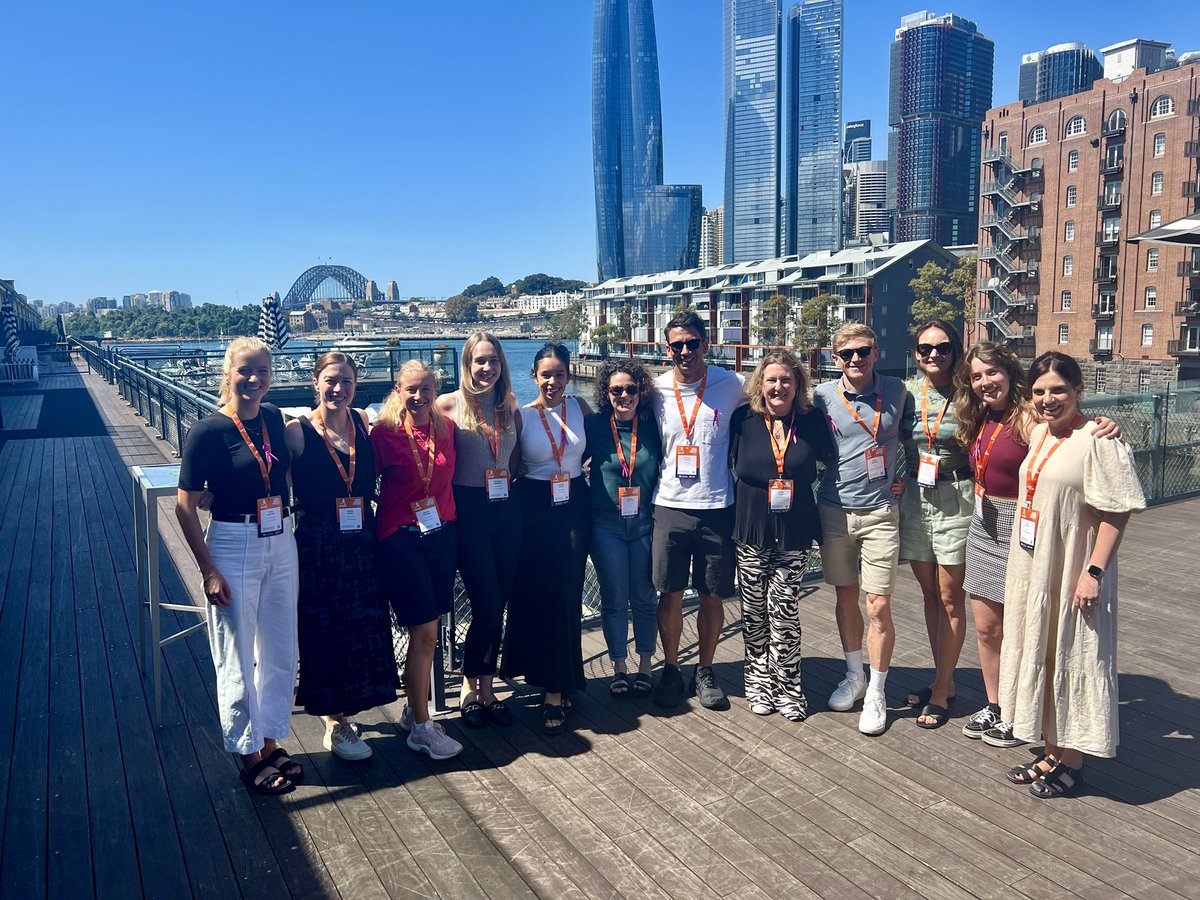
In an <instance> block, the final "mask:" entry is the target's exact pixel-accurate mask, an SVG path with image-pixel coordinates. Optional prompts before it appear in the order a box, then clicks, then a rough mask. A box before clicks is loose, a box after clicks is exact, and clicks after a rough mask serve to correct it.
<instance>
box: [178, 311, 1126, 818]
mask: <svg viewBox="0 0 1200 900" xmlns="http://www.w3.org/2000/svg"><path fill="white" fill-rule="evenodd" d="M915 336H916V359H917V364H918V368H919V370H920V374H919V376H918V377H917V378H916V379H914V380H912V381H909V382H907V383H906V382H905V381H903V380H901V379H898V378H893V377H890V376H885V375H881V374H878V373H876V372H875V370H874V367H875V362H876V359H877V355H878V348H877V344H876V339H875V335H874V333H873V332H872V331H871V329H870V328H868V327H866V326H865V325H860V324H848V325H845V326H843V327H842V328H841V329H839V330H838V331H837V333H836V334H835V335H834V336H833V341H832V343H833V352H834V359H835V360H836V363H837V365H838V367H839V369H840V370H841V377H840V378H839V379H837V380H835V381H830V382H827V383H824V384H821V385H819V386H817V387H816V389H815V390H814V391H812V392H811V395H810V385H809V378H808V373H807V366H806V365H805V364H803V363H802V362H801V361H800V360H799V359H798V358H797V356H796V355H795V354H794V353H792V352H791V351H790V350H787V349H784V348H775V349H773V350H771V351H769V352H768V353H767V354H766V355H765V356H764V357H763V359H762V360H761V362H760V363H759V365H758V367H757V368H756V369H755V371H754V373H753V374H752V375H751V376H750V378H749V379H748V381H747V379H745V378H744V377H743V376H741V375H739V374H735V373H733V372H731V371H729V370H727V369H724V368H721V367H718V366H710V365H709V364H708V363H707V361H706V354H707V352H708V339H707V331H706V328H705V323H704V321H703V320H702V319H701V318H700V317H699V316H697V315H696V314H695V313H694V312H690V311H689V312H682V313H680V314H679V315H677V316H676V317H675V318H673V319H672V320H671V321H670V322H669V323H668V324H667V326H666V329H665V338H666V341H665V345H666V350H667V352H668V355H669V361H670V366H669V367H668V368H667V369H666V370H665V371H664V372H662V373H661V374H659V375H658V376H657V377H653V376H652V375H651V373H650V372H649V371H648V370H647V369H646V367H644V366H643V365H642V364H641V363H639V362H637V361H635V360H632V359H614V360H609V361H606V362H605V363H604V365H603V366H602V367H601V368H600V371H599V372H598V374H597V377H596V382H595V392H594V402H595V410H593V408H592V406H591V405H590V404H589V403H588V402H587V401H586V400H584V399H583V398H581V397H577V396H569V395H568V391H567V388H568V384H569V382H570V379H571V359H570V354H569V352H568V350H567V349H566V348H565V347H563V346H562V345H559V344H553V343H551V344H546V345H545V346H544V347H542V349H541V350H539V351H538V353H537V355H536V357H535V359H534V363H533V367H532V372H531V374H532V377H533V380H534V383H535V385H536V388H537V398H536V399H535V400H534V401H533V402H532V403H530V404H528V405H526V406H523V407H522V406H520V405H519V404H518V402H517V400H516V398H515V394H514V392H513V382H512V378H513V373H512V372H511V371H510V369H509V366H508V364H507V361H506V360H505V356H504V351H503V348H502V347H501V344H500V342H499V341H498V340H497V339H496V338H495V337H494V336H493V335H491V334H488V333H486V332H477V333H475V334H473V335H471V337H469V338H468V340H467V342H466V344H465V345H464V347H463V352H462V356H461V373H462V374H461V380H460V383H461V386H460V388H459V389H458V390H457V391H455V392H453V393H449V394H445V395H441V396H439V394H438V381H437V375H436V373H435V372H434V371H433V370H432V369H431V368H430V367H429V366H427V365H426V364H425V363H422V362H420V361H416V360H413V361H409V362H407V363H405V365H404V366H403V367H402V369H401V370H400V374H399V378H398V381H397V384H396V386H395V388H394V390H393V391H392V392H391V393H390V394H389V396H388V398H387V399H386V400H385V401H384V403H383V404H382V407H381V409H380V412H379V415H378V418H377V419H376V421H375V422H374V425H373V426H371V425H369V424H368V419H367V416H366V414H365V412H364V411H363V410H357V409H354V408H353V399H354V393H355V387H356V385H357V371H356V369H355V365H354V362H353V360H352V359H350V358H349V357H347V356H345V355H343V354H340V353H336V352H333V353H326V354H324V355H323V356H321V357H320V358H319V359H318V360H317V362H316V365H315V367H314V372H313V387H314V390H315V392H316V408H315V409H314V410H312V411H311V412H310V413H309V414H308V415H307V416H305V417H301V418H299V419H296V420H294V421H292V422H289V423H287V424H286V425H285V423H284V418H283V416H282V414H281V413H280V411H279V410H278V409H276V408H275V407H273V406H271V405H270V404H266V403H264V402H263V395H264V394H265V393H266V392H267V389H268V388H269V386H270V380H271V358H270V352H269V350H268V348H267V347H266V345H265V344H262V343H261V342H260V341H257V340H255V339H253V338H239V339H237V340H235V341H233V342H232V343H231V344H230V345H229V348H228V350H227V352H226V357H225V367H224V376H223V380H222V388H221V409H220V411H219V412H217V413H214V414H213V415H211V416H209V417H207V418H206V419H204V420H203V421H201V422H200V423H199V424H198V425H197V426H195V427H194V428H193V429H192V430H191V431H190V432H189V434H188V437H187V440H186V442H185V446H184V450H183V461H182V467H181V473H180V481H179V499H178V506H177V509H178V517H179V520H180V523H181V526H182V529H183V533H184V535H185V537H186V539H187V541H188V544H189V546H190V548H191V550H192V552H193V554H194V555H195V558H196V561H197V563H198V564H199V566H200V570H201V573H202V576H203V579H204V592H205V594H206V596H207V597H208V599H209V601H210V603H209V610H208V624H209V641H210V644H211V649H212V654H213V660H214V663H215V665H216V669H217V686H218V705H219V708H220V716H221V727H222V733H223V735H224V740H225V745H226V749H227V750H229V751H230V752H232V753H236V754H238V755H239V756H240V757H241V761H242V767H243V768H242V778H243V780H244V781H245V783H246V785H247V787H248V788H249V789H250V790H253V791H257V792H260V793H265V794H277V793H282V792H286V791H289V790H291V789H292V788H293V786H294V785H295V784H296V783H297V782H298V781H300V780H301V779H302V778H303V767H302V766H301V765H300V763H299V762H297V761H296V760H295V759H293V758H291V756H290V755H289V754H288V753H287V751H286V749H285V748H283V747H282V746H281V745H280V743H279V742H280V741H281V740H283V739H284V738H285V737H286V736H287V734H288V725H289V717H290V712H291V707H292V701H293V688H294V687H295V685H296V672H297V665H298V667H299V686H298V688H296V693H295V699H296V702H297V703H299V704H301V705H303V706H304V708H305V710H306V711H307V712H308V713H310V714H312V715H316V716H321V717H323V718H324V720H325V725H326V730H325V747H326V748H327V749H329V750H331V751H332V752H334V753H336V754H338V755H339V756H342V757H343V758H346V759H363V758H366V757H368V756H370V755H371V748H370V746H369V744H368V743H367V742H366V741H365V740H363V738H362V736H361V735H360V734H359V732H358V728H357V726H356V724H355V723H354V722H353V720H352V719H351V716H353V715H354V714H355V713H357V712H360V711H362V710H364V709H367V708H370V707H372V706H375V705H379V704H382V703H387V702H390V701H391V700H393V699H394V698H395V696H396V690H397V687H398V684H397V674H396V672H397V667H396V660H395V658H394V655H393V650H392V642H391V628H390V620H391V617H392V615H394V616H395V619H396V621H397V622H398V624H399V625H401V626H403V627H405V628H406V629H407V630H408V634H409V646H408V653H407V657H406V660H405V666H404V671H405V694H406V697H407V705H406V706H405V708H404V710H403V714H402V716H401V719H400V725H401V727H402V728H403V729H404V730H405V731H406V732H407V733H408V737H407V742H408V745H409V746H410V747H411V748H412V749H414V750H416V751H419V752H424V753H427V754H428V755H429V756H431V757H432V758H434V759H446V758H449V757H452V756H454V755H456V754H457V753H459V752H460V751H461V749H462V746H461V744H459V743H458V741H456V740H454V738H453V737H451V736H450V735H449V734H447V733H446V731H445V729H444V728H443V727H442V725H441V724H440V723H438V722H435V721H433V720H432V719H431V718H430V714H429V706H428V695H429V687H430V685H429V679H430V669H431V664H432V659H433V653H434V649H435V646H436V641H437V635H438V621H439V619H440V617H441V616H442V615H443V614H445V613H447V612H449V610H450V608H451V605H452V599H453V589H454V580H455V573H456V571H457V572H458V573H459V574H460V575H461V577H462V581H463V585H464V587H465V590H466V593H467V596H468V598H469V601H470V606H471V618H470V624H469V626H468V631H467V635H466V640H465V645H464V652H463V666H462V672H463V679H462V687H461V694H460V698H459V711H460V715H461V718H462V721H463V722H464V723H465V724H466V725H467V726H470V727H479V728H483V727H487V726H489V725H494V726H505V725H508V724H509V723H510V722H511V721H512V713H511V711H510V710H509V709H508V707H507V706H506V704H505V702H504V701H503V700H501V699H499V698H498V697H497V696H496V692H495V684H494V683H495V680H496V678H497V677H500V678H505V679H512V678H523V679H524V680H525V681H526V682H527V683H528V684H530V685H534V686H536V687H538V688H540V689H541V690H542V691H543V692H544V697H543V702H542V706H541V721H542V728H543V729H544V731H545V732H546V733H547V734H558V733H560V732H562V731H563V730H564V728H565V726H566V722H567V717H568V716H569V714H570V712H571V708H572V694H573V693H574V692H576V691H578V690H581V689H582V688H584V686H585V679H584V668H583V653H582V633H581V613H582V595H583V585H584V575H585V567H586V562H587V558H588V556H589V555H590V556H591V558H592V560H593V563H594V566H595V571H596V574H597V577H598V579H599V583H600V595H601V607H600V620H601V626H602V631H603V635H604V639H605V642H606V644H607V650H608V655H609V657H610V660H611V663H612V669H613V675H612V678H611V681H610V682H609V685H608V688H609V690H610V692H611V693H612V694H613V695H614V696H626V695H630V696H636V695H646V696H651V697H652V699H653V701H654V703H655V704H656V705H659V706H662V707H679V706H681V705H682V704H683V703H684V700H685V697H686V696H689V695H692V696H696V697H697V699H698V700H699V702H700V703H701V705H703V706H704V707H706V708H709V709H714V710H721V709H728V708H729V699H728V697H727V695H726V692H725V689H724V687H723V686H722V684H721V681H720V680H719V679H718V677H717V675H716V673H715V672H714V669H713V660H714V656H715V653H716V648H717V643H718V639H719V637H720V634H721V631H722V628H723V626H724V601H725V600H726V599H728V598H731V597H733V596H735V593H738V594H740V599H741V611H742V631H743V638H744V645H745V670H744V680H745V697H746V702H747V704H748V706H749V708H750V709H751V710H752V711H753V712H754V713H756V714H758V715H764V716H765V715H772V714H774V713H779V714H781V715H783V716H785V717H786V718H788V719H790V720H792V721H796V722H799V721H802V720H804V719H805V718H806V717H807V715H808V713H809V702H808V699H807V697H806V696H805V693H804V690H803V687H802V679H801V624H800V595H801V590H800V585H801V581H802V579H803V578H804V575H805V573H806V570H807V568H808V558H809V555H810V553H811V552H812V551H813V548H814V546H815V545H819V546H820V550H821V564H822V568H823V570H824V577H825V580H826V581H827V582H828V583H829V584H831V585H833V586H834V588H835V592H836V620H837V626H838V631H839V634H840V637H841V641H842V646H843V650H844V653H845V659H846V666H847V673H846V677H845V679H843V680H842V681H841V682H840V683H839V684H838V686H837V688H836V690H835V691H834V692H833V694H832V696H831V697H830V698H829V704H828V705H829V708H831V709H833V710H838V711H846V710H850V709H852V708H854V706H855V705H856V704H857V703H858V702H859V701H860V700H861V701H862V704H863V705H862V711H861V714H860V717H859V729H860V730H861V731H862V732H863V733H865V734H872V735H874V734H879V733H881V732H883V731H884V730H885V728H886V722H887V702H886V699H885V685H886V680H887V675H888V669H889V667H890V661H891V655H892V649H893V646H894V643H895V626H894V623H893V620H892V613H891V596H892V593H893V590H894V586H895V581H896V574H897V568H898V562H899V561H900V560H907V561H908V562H909V563H910V565H911V567H912V570H913V573H914V575H915V577H916V579H917V582H918V583H919V585H920V587H921V590H922V594H923V596H924V618H925V624H926V627H927V630H928V634H929V642H930V649H931V653H932V657H933V664H934V665H933V668H934V672H935V674H934V678H933V681H932V683H931V684H930V685H929V686H928V687H927V688H924V689H922V690H920V691H917V692H915V693H913V694H912V695H910V696H909V697H908V702H909V704H910V705H912V706H914V707H917V708H918V709H919V713H920V714H919V716H918V718H917V724H918V725H919V726H921V727H923V728H937V727H939V726H941V725H942V724H944V723H945V722H946V721H947V719H948V718H949V714H950V713H949V711H950V707H951V704H952V703H953V700H954V673H955V669H956V667H957V663H958V656H959V652H960V650H961V647H962V643H963V640H964V636H965V632H966V618H965V616H966V613H965V607H966V603H965V598H966V594H967V593H968V592H969V593H970V595H971V598H972V611H973V613H974V617H975V623H976V631H977V634H978V639H979V655H980V663H981V669H982V671H983V680H984V685H985V688H986V692H987V700H988V703H987V706H986V707H984V708H983V709H981V710H980V711H979V712H977V713H975V714H974V715H973V716H971V718H970V719H969V721H968V722H967V724H966V726H965V727H964V729H963V732H964V734H965V735H966V736H968V737H976V738H978V737H983V739H984V740H985V741H987V742H988V743H991V744H995V745H997V746H1014V745H1016V744H1018V743H1020V742H1025V741H1036V740H1041V739H1044V741H1045V752H1044V754H1043V755H1041V756H1039V757H1038V758H1037V759H1036V760H1035V761H1034V762H1033V763H1032V764H1030V765H1029V766H1023V767H1018V768H1016V769H1013V770H1012V771H1011V772H1009V778H1010V780H1012V781H1014V782H1016V783H1021V784H1028V785H1030V789H1031V791H1033V792H1034V794H1035V795H1036V796H1041V797H1045V796H1059V795H1065V794H1071V793H1075V792H1076V791H1078V789H1079V788H1080V786H1081V785H1082V783H1083V780H1082V774H1081V766H1082V755H1083V754H1084V753H1088V754H1094V755H1100V756H1111V755H1112V754H1113V752H1114V750H1115V746H1116V740H1117V711H1116V668H1115V645H1116V627H1115V623H1116V595H1115V590H1116V572H1115V553H1116V548H1117V545H1118V543H1119V542H1120V537H1121V531H1122V528H1123V526H1124V524H1125V521H1126V519H1127V518H1128V514H1129V512H1130V511H1132V510H1134V509H1137V508H1140V507H1142V506H1144V500H1143V498H1142V494H1141V490H1140V487H1139V484H1138V480H1137V476H1136V474H1135V472H1134V469H1133V464H1132V460H1131V456H1130V453H1129V451H1128V448H1127V447H1126V446H1125V445H1124V444H1123V443H1121V442H1120V441H1119V440H1106V439H1104V437H1103V435H1108V436H1109V437H1111V436H1113V433H1115V434H1116V436H1118V437H1119V430H1118V429H1116V428H1115V426H1113V424H1112V423H1111V422H1108V421H1107V420H1100V424H1099V426H1097V425H1095V424H1093V423H1088V422H1086V421H1085V420H1084V417H1083V416H1082V415H1081V414H1080V412H1079V399H1080V396H1081V394H1082V376H1081V374H1080V371H1079V367H1078V365H1077V364H1076V363H1075V362H1074V361H1073V360H1071V359H1070V358H1069V357H1065V356H1063V355H1061V354H1056V353H1049V354H1044V355H1043V356H1042V357H1040V358H1039V359H1038V360H1037V361H1036V362H1035V363H1034V365H1033V367H1032V368H1031V370H1030V372H1029V374H1028V376H1026V374H1025V373H1024V372H1023V371H1022V369H1021V366H1020V364H1019V362H1018V360H1017V358H1016V357H1015V356H1014V355H1013V353H1012V352H1011V351H1010V350H1009V349H1008V348H1007V347H1005V346H1004V345H1002V344H993V343H984V344H978V345H976V346H974V347H972V348H971V349H970V350H969V351H967V352H966V353H964V351H963V346H962V340H961V338H960V337H959V335H958V332H957V331H956V330H955V329H954V327H953V326H952V325H951V324H949V323H947V322H941V321H937V322H930V323H927V324H925V325H922V326H921V327H919V328H918V329H917V331H916V335H915ZM1030 448H1032V449H1030ZM377 485H378V489H377ZM814 487H815V490H814ZM202 507H207V508H209V509H210V510H211V516H212V521H211V523H210V524H209V526H208V529H207V531H206V532H205V531H203V530H202V528H201V522H200V515H199V511H200V509H201V508H202ZM293 517H294V522H295V526H294V527H293V526H292V521H291V519H292V518H293ZM735 576H736V579H735ZM689 589H692V590H694V591H695V592H696V593H697V594H698V596H699V609H698V611H697V615H696V622H697V648H696V650H697V657H698V660H697V665H696V666H695V667H694V669H693V671H692V673H691V677H690V679H687V680H685V678H684V674H683V672H682V670H681V668H680V660H679V656H680V642H681V639H682V633H683V597H684V594H685V592H686V591H687V590H689ZM860 591H864V592H865V595H866V596H865V600H866V603H865V605H866V621H865V622H864V617H863V613H862V608H861V606H860ZM631 623H632V632H633V649H634V652H635V653H636V655H637V661H636V665H634V663H632V662H631V661H630V660H629V632H630V624H631ZM864 626H865V631H866V658H865V659H864V650H863V638H864ZM659 641H660V642H661V648H662V656H663V666H662V669H661V672H660V673H659V674H658V677H657V681H656V680H655V678H654V676H653V674H652V663H653V658H654V654H655V648H656V643H657V642H659ZM864 662H866V663H867V664H869V670H868V671H864Z"/></svg>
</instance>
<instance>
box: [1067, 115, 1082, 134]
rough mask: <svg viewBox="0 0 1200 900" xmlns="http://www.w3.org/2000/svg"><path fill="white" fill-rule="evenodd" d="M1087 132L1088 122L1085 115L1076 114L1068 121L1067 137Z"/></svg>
mask: <svg viewBox="0 0 1200 900" xmlns="http://www.w3.org/2000/svg"><path fill="white" fill-rule="evenodd" d="M1086 132H1087V122H1085V121H1084V119H1083V116H1074V117H1072V119H1071V121H1070V122H1068V123H1067V137H1072V136H1073V135H1076V134H1085V133H1086Z"/></svg>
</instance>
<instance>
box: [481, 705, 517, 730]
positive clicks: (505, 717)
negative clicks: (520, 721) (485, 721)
mask: <svg viewBox="0 0 1200 900" xmlns="http://www.w3.org/2000/svg"><path fill="white" fill-rule="evenodd" d="M484 710H485V711H486V712H487V717H488V718H489V719H491V720H492V724H494V725H511V724H512V711H511V710H509V708H508V706H506V705H505V703H504V701H503V700H493V701H492V702H491V703H489V704H487V705H486V706H485V707H484Z"/></svg>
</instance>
